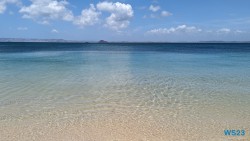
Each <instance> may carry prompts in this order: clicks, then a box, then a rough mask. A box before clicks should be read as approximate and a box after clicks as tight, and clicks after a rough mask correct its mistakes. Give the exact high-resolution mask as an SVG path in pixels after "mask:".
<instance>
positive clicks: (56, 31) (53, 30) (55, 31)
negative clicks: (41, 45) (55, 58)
mask: <svg viewBox="0 0 250 141" xmlns="http://www.w3.org/2000/svg"><path fill="white" fill-rule="evenodd" d="M51 32H52V33H59V31H58V30H56V29H52V30H51Z"/></svg>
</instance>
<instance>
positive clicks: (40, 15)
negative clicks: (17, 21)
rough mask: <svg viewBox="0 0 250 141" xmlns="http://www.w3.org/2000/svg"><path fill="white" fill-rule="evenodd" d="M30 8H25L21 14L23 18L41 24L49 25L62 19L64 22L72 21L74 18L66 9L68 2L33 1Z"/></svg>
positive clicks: (51, 0) (21, 10)
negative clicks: (51, 21)
mask: <svg viewBox="0 0 250 141" xmlns="http://www.w3.org/2000/svg"><path fill="white" fill-rule="evenodd" d="M31 2H32V4H31V5H30V6H23V7H22V8H21V9H20V11H19V12H20V13H22V14H23V18H28V19H33V20H36V21H38V22H40V23H43V24H47V23H49V22H50V20H56V19H61V20H64V21H72V20H73V18H74V16H73V14H72V12H71V11H70V10H68V9H67V8H66V6H67V5H68V2H67V1H57V0H31Z"/></svg>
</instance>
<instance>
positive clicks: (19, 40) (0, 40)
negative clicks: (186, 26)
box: [0, 38, 250, 44]
mask: <svg viewBox="0 0 250 141" xmlns="http://www.w3.org/2000/svg"><path fill="white" fill-rule="evenodd" d="M0 43H85V44H122V43H125V44H136V43H138V44H157V43H159V44H167V43H250V41H178V42H177V41H176V42H170V41H166V42H163V41H162V42H153V41H106V40H99V41H80V40H65V39H25V38H0Z"/></svg>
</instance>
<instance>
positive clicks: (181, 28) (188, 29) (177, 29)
mask: <svg viewBox="0 0 250 141" xmlns="http://www.w3.org/2000/svg"><path fill="white" fill-rule="evenodd" d="M201 31H202V30H201V29H200V28H197V27H195V26H187V25H180V26H177V27H171V28H158V29H152V30H150V31H148V32H147V33H151V34H171V33H197V32H201Z"/></svg>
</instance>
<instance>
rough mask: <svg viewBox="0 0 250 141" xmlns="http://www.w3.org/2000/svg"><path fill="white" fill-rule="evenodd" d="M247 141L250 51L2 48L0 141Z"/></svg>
mask: <svg viewBox="0 0 250 141" xmlns="http://www.w3.org/2000/svg"><path fill="white" fill-rule="evenodd" d="M225 130H239V131H240V132H241V133H242V131H244V132H245V134H244V135H243V134H240V135H239V136H238V135H237V134H236V135H226V134H225ZM249 139H250V44H247V43H110V44H94V43H0V141H12V140H13V141H14V140H19V141H28V140H39V141H40V140H41V141H57V140H58V141H62V140H65V141H69V140H76V141H78V140H79V141H80V140H81V141H128V140H131V141H144V140H145V141H146V140H147V141H228V140H241V141H243V140H244V141H245V140H249Z"/></svg>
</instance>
